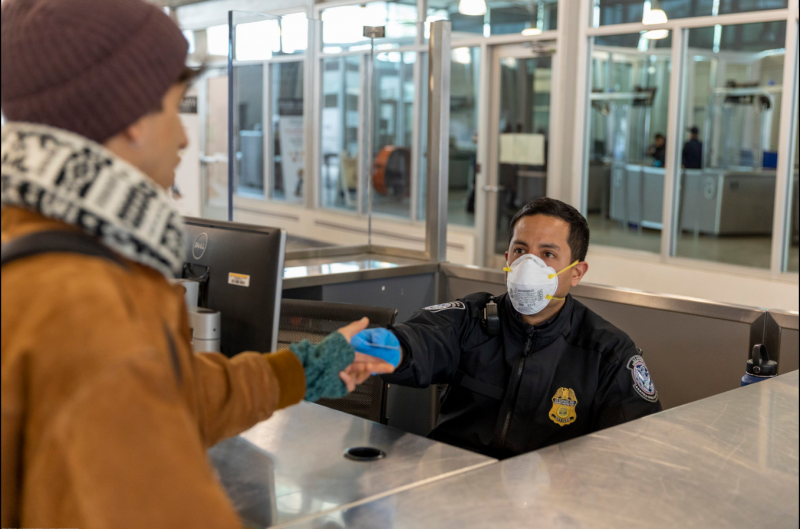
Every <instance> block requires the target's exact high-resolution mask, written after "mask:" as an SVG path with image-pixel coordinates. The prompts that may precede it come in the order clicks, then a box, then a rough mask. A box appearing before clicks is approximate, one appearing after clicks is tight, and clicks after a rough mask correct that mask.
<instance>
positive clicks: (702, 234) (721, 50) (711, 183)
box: [675, 22, 786, 268]
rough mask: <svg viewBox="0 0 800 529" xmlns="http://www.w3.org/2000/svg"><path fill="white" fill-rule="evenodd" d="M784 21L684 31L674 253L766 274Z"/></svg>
mask: <svg viewBox="0 0 800 529" xmlns="http://www.w3.org/2000/svg"><path fill="white" fill-rule="evenodd" d="M785 36H786V23H785V22H777V23H767V24H764V23H758V24H745V25H738V26H722V27H719V26H718V27H717V28H714V27H712V28H698V29H692V30H689V46H690V47H689V52H688V61H687V72H686V82H687V86H686V101H685V102H684V103H683V105H684V106H683V109H684V110H683V112H684V119H685V123H686V125H687V130H685V131H682V134H681V145H682V151H681V156H682V164H681V165H682V168H681V171H680V195H679V207H678V229H677V230H676V233H675V236H676V238H677V241H676V255H678V256H681V257H690V258H694V259H703V260H708V261H717V262H722V263H730V264H737V265H743V266H753V267H759V268H769V266H770V254H771V245H772V222H773V214H774V202H775V177H776V167H777V163H778V157H779V156H780V155H781V153H779V152H778V136H779V131H780V115H781V107H782V102H783V97H782V92H783V88H782V85H783V63H784V50H783V47H784V42H785Z"/></svg>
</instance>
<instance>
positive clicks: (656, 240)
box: [587, 215, 798, 271]
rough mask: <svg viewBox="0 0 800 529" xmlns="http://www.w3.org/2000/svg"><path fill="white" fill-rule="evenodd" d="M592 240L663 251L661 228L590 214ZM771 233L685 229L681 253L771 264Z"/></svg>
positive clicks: (794, 257)
mask: <svg viewBox="0 0 800 529" xmlns="http://www.w3.org/2000/svg"><path fill="white" fill-rule="evenodd" d="M587 220H588V221H589V229H590V230H591V243H592V244H601V245H604V246H615V247H618V248H630V249H634V250H643V251H646V252H653V253H659V252H660V251H661V249H660V246H661V231H660V230H649V229H646V228H644V229H642V230H641V231H639V230H637V229H635V228H627V229H626V228H624V227H623V225H622V224H620V223H619V222H616V221H613V220H609V219H604V218H602V217H600V216H599V215H589V216H588V217H587ZM771 245H772V239H771V237H712V236H706V235H699V236H695V235H694V234H691V233H682V234H681V235H680V237H679V238H678V244H677V255H678V256H679V257H688V258H690V259H701V260H704V261H715V262H720V263H728V264H735V265H741V266H751V267H756V268H769V264H770V251H771ZM797 269H798V247H797V246H796V245H794V246H791V247H790V248H789V270H790V271H797Z"/></svg>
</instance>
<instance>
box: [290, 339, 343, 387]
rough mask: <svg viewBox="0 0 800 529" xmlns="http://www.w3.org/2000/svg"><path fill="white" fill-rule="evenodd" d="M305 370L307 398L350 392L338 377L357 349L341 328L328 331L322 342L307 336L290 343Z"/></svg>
mask: <svg viewBox="0 0 800 529" xmlns="http://www.w3.org/2000/svg"><path fill="white" fill-rule="evenodd" d="M289 349H291V350H292V352H293V353H294V354H296V355H297V358H299V359H300V362H301V363H302V364H303V369H304V370H305V372H306V396H305V400H307V401H309V402H316V401H318V400H319V399H339V398H342V397H344V396H345V395H347V386H345V384H344V382H342V379H341V378H339V372H340V371H344V369H345V368H346V367H347V366H349V365H350V364H352V363H353V360H355V358H356V352H355V349H353V347H352V346H351V345H350V344H349V343H347V340H346V339H345V337H344V336H342V335H341V333H339V332H334V333H332V334H329V335H328V336H327V337H326V338H325V339H324V340H322V342H320V343H318V344H316V345H315V344H312V343H311V342H309V341H308V340H303V341H301V342H300V343H293V344H291V345H290V346H289Z"/></svg>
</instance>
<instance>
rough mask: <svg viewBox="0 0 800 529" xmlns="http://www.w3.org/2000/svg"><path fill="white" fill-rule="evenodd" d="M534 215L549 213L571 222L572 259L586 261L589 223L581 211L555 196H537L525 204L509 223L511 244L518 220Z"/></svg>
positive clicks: (570, 242) (570, 247) (570, 245)
mask: <svg viewBox="0 0 800 529" xmlns="http://www.w3.org/2000/svg"><path fill="white" fill-rule="evenodd" d="M533 215H547V216H548V217H555V218H557V219H561V220H563V221H564V222H566V223H567V224H569V239H568V240H567V242H569V250H570V253H571V254H572V259H571V261H574V260H575V259H577V260H579V261H584V260H585V259H586V252H588V251H589V223H587V222H586V218H584V216H583V215H581V214H580V212H579V211H578V210H577V209H575V208H573V207H572V206H570V205H569V204H565V203H564V202H561V201H560V200H556V199H554V198H548V197H543V198H537V199H536V200H532V201H530V202H528V203H527V204H525V206H523V207H522V209H520V210H519V211H517V214H516V215H514V218H512V219H511V222H510V223H509V225H508V244H509V245H510V244H511V238H512V237H513V236H514V226H516V225H517V221H518V220H519V219H521V218H522V217H531V216H533Z"/></svg>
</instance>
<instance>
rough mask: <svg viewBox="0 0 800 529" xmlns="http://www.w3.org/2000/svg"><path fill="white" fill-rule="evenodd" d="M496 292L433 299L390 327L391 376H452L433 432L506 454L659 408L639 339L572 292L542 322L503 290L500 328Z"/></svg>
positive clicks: (420, 382)
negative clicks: (492, 323) (494, 313)
mask: <svg viewBox="0 0 800 529" xmlns="http://www.w3.org/2000/svg"><path fill="white" fill-rule="evenodd" d="M490 299H492V296H491V295H490V294H487V293H477V294H471V295H469V296H467V297H465V298H464V299H463V300H459V301H454V302H451V303H444V304H442V305H436V306H433V307H428V308H426V309H423V310H421V311H420V312H417V313H416V314H415V315H414V316H413V317H412V318H411V319H410V320H408V321H407V322H405V323H400V324H396V325H394V326H393V327H392V329H391V330H392V331H393V332H394V334H395V335H396V336H397V338H398V339H399V340H400V344H401V346H402V348H403V359H402V361H401V363H400V365H399V366H398V367H397V370H396V371H395V372H394V373H392V374H391V375H384V377H383V378H384V380H386V381H387V382H389V383H393V384H400V385H404V386H413V387H422V388H424V387H428V386H429V385H430V384H437V383H438V384H449V387H448V388H447V389H446V390H445V393H444V394H443V395H442V407H441V412H440V415H439V419H438V422H437V424H436V427H435V428H434V430H433V431H432V432H431V434H430V436H429V437H431V438H433V439H436V440H438V441H442V442H445V443H449V444H452V445H456V446H460V447H463V448H466V449H468V450H473V451H475V452H480V453H483V454H486V455H490V456H493V457H498V458H504V457H509V456H512V455H516V454H521V453H524V452H529V451H531V450H536V449H537V448H542V447H544V446H548V445H551V444H554V443H560V442H562V441H566V440H568V439H572V438H574V437H578V436H580V435H585V434H587V433H590V432H595V431H597V430H600V429H603V428H608V427H609V426H614V425H617V424H621V423H623V422H626V421H630V420H632V419H636V418H638V417H642V416H644V415H649V414H651V413H655V412H658V411H661V403H660V402H658V393H657V392H656V391H655V387H654V386H653V384H652V381H651V380H650V376H649V373H648V371H647V368H646V366H645V365H644V361H643V360H642V358H641V356H640V353H639V352H638V351H637V349H636V347H635V346H634V344H633V341H631V339H630V338H629V337H628V335H626V334H625V333H624V332H622V331H621V330H619V329H617V328H616V327H614V326H613V325H611V324H610V323H608V322H607V321H605V320H604V319H602V318H601V317H600V316H598V315H597V314H595V313H594V312H592V311H591V310H589V309H588V308H586V307H585V306H584V305H583V304H581V303H580V302H578V301H576V300H575V299H573V298H572V296H568V297H567V299H566V302H565V304H564V307H563V308H562V309H561V311H560V312H559V313H558V314H557V315H556V316H554V317H553V318H552V319H551V320H550V321H548V322H545V323H543V324H541V325H537V326H531V325H528V324H526V323H524V322H523V321H522V319H521V318H520V315H519V314H518V313H517V312H516V311H515V310H514V308H513V306H512V305H511V302H510V300H509V299H508V294H504V295H503V296H500V297H498V298H496V300H495V301H496V303H497V308H498V313H499V316H500V332H499V333H498V334H497V335H496V336H489V335H488V334H487V333H486V330H485V327H484V324H483V321H484V318H483V309H484V307H485V305H486V303H487V302H488V301H490Z"/></svg>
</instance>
